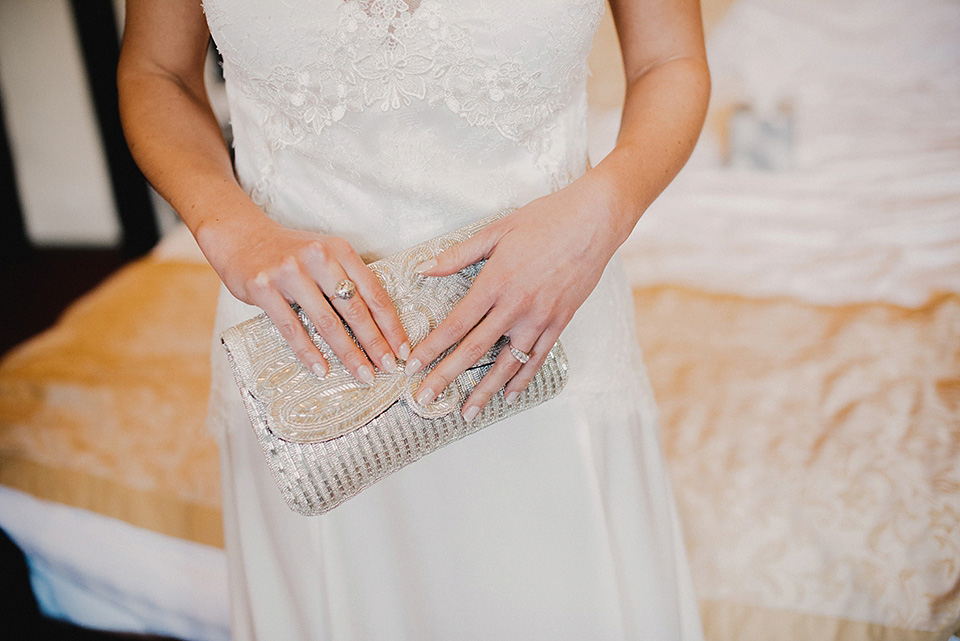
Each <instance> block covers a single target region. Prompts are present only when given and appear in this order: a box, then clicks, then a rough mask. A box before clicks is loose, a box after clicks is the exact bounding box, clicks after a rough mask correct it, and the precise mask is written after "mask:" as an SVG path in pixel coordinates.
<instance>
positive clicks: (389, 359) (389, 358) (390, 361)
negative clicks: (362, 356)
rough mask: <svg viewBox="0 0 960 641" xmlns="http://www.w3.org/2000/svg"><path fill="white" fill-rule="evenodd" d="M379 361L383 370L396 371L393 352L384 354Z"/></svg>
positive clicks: (395, 360)
mask: <svg viewBox="0 0 960 641" xmlns="http://www.w3.org/2000/svg"><path fill="white" fill-rule="evenodd" d="M380 362H381V363H382V364H383V371H385V372H390V373H391V374H393V373H394V372H395V371H397V359H395V358H394V357H393V354H384V355H383V358H382V359H381V360H380Z"/></svg>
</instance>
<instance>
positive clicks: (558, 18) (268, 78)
mask: <svg viewBox="0 0 960 641" xmlns="http://www.w3.org/2000/svg"><path fill="white" fill-rule="evenodd" d="M603 7H604V3H603V0H527V1H525V2H515V0H470V1H467V0H420V1H419V2H417V1H416V0H408V1H404V0H349V1H346V2H345V1H344V0H286V1H285V2H282V3H280V2H269V3H267V2H260V1H259V0H205V2H204V11H205V12H206V15H207V20H208V23H209V26H210V30H211V33H212V35H213V37H214V40H215V42H216V44H217V47H218V49H219V50H220V53H221V54H222V56H223V60H224V75H225V77H226V79H227V90H228V96H229V99H230V106H231V116H232V124H233V128H234V139H235V146H236V156H237V171H238V174H239V177H240V179H241V182H242V184H244V186H245V187H246V188H247V189H248V190H249V192H250V193H251V195H252V196H253V198H254V200H255V201H256V202H257V203H258V204H260V205H261V206H263V207H264V208H265V209H266V210H267V211H268V213H270V214H271V215H272V216H274V217H275V218H277V219H279V220H280V221H281V222H283V223H285V224H288V225H290V226H294V227H302V228H316V229H326V230H330V231H332V232H335V233H339V234H342V235H345V236H346V237H347V238H348V240H351V242H353V243H354V245H355V246H357V247H358V249H360V250H361V251H364V252H366V253H369V254H372V256H371V257H373V256H375V255H382V254H384V253H386V252H392V251H396V250H398V249H400V248H402V247H403V246H405V245H409V244H412V243H414V242H416V241H417V240H422V239H423V238H426V237H429V236H431V235H434V234H436V233H439V232H441V231H444V230H446V229H450V228H453V227H455V226H459V225H460V224H463V223H464V222H466V220H467V219H470V218H477V217H479V216H485V215H488V214H489V213H491V212H492V210H494V209H497V208H502V207H506V206H518V205H522V204H524V203H525V202H526V201H528V200H531V199H532V198H535V197H537V196H539V195H543V194H544V193H547V192H548V191H551V190H554V189H557V188H558V187H560V186H562V185H564V184H566V183H568V182H569V181H570V180H572V179H573V178H574V177H576V176H577V175H579V173H581V172H582V171H583V168H584V163H585V155H586V140H585V138H586V134H585V109H586V99H585V86H584V85H585V83H584V81H585V77H586V75H587V66H586V58H587V54H588V52H589V49H590V45H591V43H592V38H593V34H594V31H595V29H596V26H597V24H598V22H599V19H600V16H601V14H602V11H603ZM385 231H386V232H388V233H387V234H384V233H383V232H385ZM389 232H393V233H389Z"/></svg>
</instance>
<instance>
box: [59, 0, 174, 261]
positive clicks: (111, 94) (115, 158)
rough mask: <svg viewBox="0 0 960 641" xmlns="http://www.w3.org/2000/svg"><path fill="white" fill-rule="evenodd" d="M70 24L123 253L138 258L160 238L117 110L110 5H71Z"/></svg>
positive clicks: (90, 0) (89, 0)
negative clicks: (107, 172)
mask: <svg viewBox="0 0 960 641" xmlns="http://www.w3.org/2000/svg"><path fill="white" fill-rule="evenodd" d="M70 4H71V7H72V9H73V19H74V22H75V24H76V26H77V34H78V36H79V38H80V45H81V49H82V51H83V61H84V65H85V67H86V70H87V78H88V81H89V84H90V89H91V92H92V94H93V102H94V106H95V108H96V112H97V122H98V124H99V126H100V137H101V140H102V141H103V146H104V151H105V153H106V156H107V166H108V167H109V168H110V181H111V183H112V187H113V195H114V201H115V202H116V205H117V210H118V213H119V216H120V226H121V228H122V230H123V249H124V252H125V253H126V254H128V255H130V256H138V255H140V254H143V253H144V252H146V251H148V250H149V249H150V248H151V247H153V246H154V245H155V244H156V242H157V239H158V237H159V233H158V229H157V220H156V215H155V213H154V211H153V204H152V202H151V201H150V193H149V191H148V189H147V183H146V180H145V179H144V177H143V175H142V174H141V173H140V170H139V169H138V168H137V165H136V163H134V161H133V157H132V156H131V155H130V150H129V149H127V143H126V140H124V138H123V130H122V129H121V126H120V110H119V108H118V106H117V61H118V60H119V58H120V44H119V42H118V41H117V21H116V17H115V15H114V11H113V3H112V2H111V0H71V3H70Z"/></svg>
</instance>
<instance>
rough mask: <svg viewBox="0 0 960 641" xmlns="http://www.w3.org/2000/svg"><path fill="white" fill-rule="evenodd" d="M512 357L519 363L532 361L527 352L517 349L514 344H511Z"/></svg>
mask: <svg viewBox="0 0 960 641" xmlns="http://www.w3.org/2000/svg"><path fill="white" fill-rule="evenodd" d="M510 355H511V356H513V357H514V358H515V359H517V360H518V361H520V362H521V363H526V362H527V361H529V360H530V354H527V353H526V352H524V351H522V350H519V349H517V348H516V347H514V346H513V344H512V343H511V344H510Z"/></svg>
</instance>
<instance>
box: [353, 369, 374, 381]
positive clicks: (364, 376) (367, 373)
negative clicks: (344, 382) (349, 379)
mask: <svg viewBox="0 0 960 641" xmlns="http://www.w3.org/2000/svg"><path fill="white" fill-rule="evenodd" d="M357 378H359V379H360V380H361V381H363V382H364V383H366V384H367V385H369V384H370V383H372V382H373V370H372V369H370V368H369V367H367V366H366V365H361V366H360V369H358V370H357Z"/></svg>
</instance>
